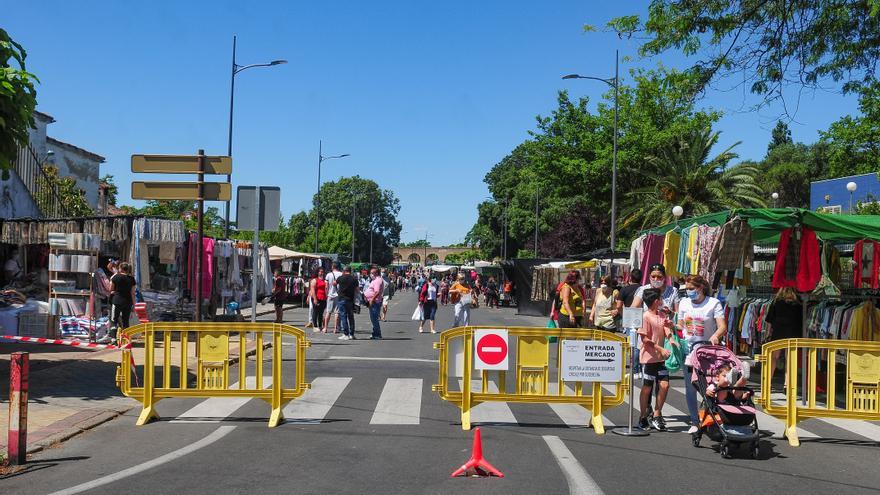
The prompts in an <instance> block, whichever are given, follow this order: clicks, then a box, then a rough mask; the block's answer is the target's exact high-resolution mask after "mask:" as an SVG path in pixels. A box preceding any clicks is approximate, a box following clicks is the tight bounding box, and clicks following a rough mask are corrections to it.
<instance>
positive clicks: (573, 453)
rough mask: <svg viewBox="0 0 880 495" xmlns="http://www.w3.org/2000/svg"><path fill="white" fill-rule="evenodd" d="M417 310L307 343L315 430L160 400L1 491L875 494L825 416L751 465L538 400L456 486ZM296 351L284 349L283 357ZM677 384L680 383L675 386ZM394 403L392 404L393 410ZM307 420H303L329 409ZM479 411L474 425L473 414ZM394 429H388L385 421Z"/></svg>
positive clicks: (455, 446)
mask: <svg viewBox="0 0 880 495" xmlns="http://www.w3.org/2000/svg"><path fill="white" fill-rule="evenodd" d="M414 305H415V295H414V294H412V293H404V294H398V295H397V296H396V297H395V298H394V300H393V301H392V307H391V311H390V313H389V321H388V322H386V323H383V335H384V336H385V338H384V339H383V340H381V341H371V340H366V337H367V336H368V335H369V333H368V332H369V319H368V317H367V315H366V313H363V314H362V315H361V316H359V317H358V324H357V325H358V326H357V328H358V332H359V336H362V338H361V339H359V340H356V341H352V342H345V341H339V340H337V339H336V338H335V337H336V336H335V335H322V334H310V336H309V338H310V339H312V341H313V346H312V347H311V348H310V349H309V350H308V361H307V375H308V379H309V380H310V381H313V385H314V389H313V391H314V392H316V393H317V391H321V392H320V393H321V394H322V397H323V398H322V399H320V400H317V402H318V403H321V401H325V402H326V404H327V409H326V411H325V412H326V414H324V415H323V416H322V417H320V418H316V419H318V420H317V421H311V422H304V421H290V422H287V423H285V424H284V425H281V426H279V427H278V428H274V429H269V428H267V427H266V420H267V418H268V413H269V407H268V405H267V404H266V403H264V402H261V401H258V400H251V401H248V402H246V403H244V404H243V405H241V407H238V408H237V409H233V410H229V411H227V413H226V414H224V416H225V417H224V418H220V419H212V420H210V421H209V422H203V421H202V420H200V418H189V419H184V420H181V419H178V420H177V421H175V418H178V417H184V416H186V414H187V412H188V411H192V408H193V407H196V406H200V403H201V401H199V400H183V399H165V400H163V401H161V402H159V403H158V406H157V409H158V411H159V413H160V414H162V416H163V419H162V420H161V421H158V422H155V423H152V424H149V425H147V426H143V427H136V426H134V423H135V420H136V418H137V414H138V412H139V409H135V410H132V411H131V412H129V413H128V414H126V415H124V416H122V417H121V418H119V419H117V420H114V421H112V422H110V423H107V424H105V425H102V426H100V427H98V428H96V429H94V430H92V431H89V432H87V433H85V434H83V435H80V436H78V437H75V438H73V439H71V440H69V441H68V442H66V443H64V444H63V445H62V446H60V447H58V448H54V449H50V450H47V451H44V452H42V453H40V454H38V455H36V456H34V459H33V460H32V461H31V463H30V465H29V468H28V469H27V470H25V471H22V472H21V473H19V474H17V475H14V476H10V477H7V478H6V479H0V492H2V493H3V494H12V493H15V494H18V493H22V494H40V493H53V492H56V491H60V490H64V489H69V488H71V487H79V488H77V490H83V491H84V492H86V493H95V494H99V493H107V494H110V493H123V492H124V493H127V494H137V493H145V494H146V493H150V494H154V493H172V492H176V493H186V494H198V493H212V494H219V493H249V494H250V493H316V494H317V493H407V494H409V493H474V494H477V493H479V494H491V493H523V494H535V493H601V492H604V493H606V494H612V493H666V492H676V493H752V492H761V493H774V494H784V493H799V494H804V493H831V492H841V493H847V494H856V493H878V492H880V470H878V469H876V466H877V459H878V458H880V445H878V443H877V442H876V440H872V439H869V438H866V437H865V436H862V435H859V434H857V433H855V432H854V431H851V429H847V428H842V427H838V426H834V425H831V424H829V423H826V422H822V421H819V420H809V421H807V422H805V423H803V424H802V426H803V428H804V430H807V431H809V432H810V433H811V434H813V435H815V436H816V437H815V438H804V439H802V444H801V446H800V447H796V448H794V447H790V446H789V445H788V443H787V441H785V440H781V439H777V438H773V437H772V436H770V435H769V433H768V435H767V436H765V437H764V438H763V439H762V441H761V456H760V458H759V459H758V460H753V459H750V458H749V457H748V455H746V454H745V453H743V454H741V455H738V456H737V457H736V458H734V459H722V458H721V456H720V455H719V454H718V452H717V449H716V448H713V444H712V442H710V441H707V440H705V439H704V442H703V445H702V446H701V448H694V447H693V446H692V445H691V441H690V437H689V436H688V435H686V434H685V433H682V432H681V430H682V429H683V425H682V424H681V419H682V418H677V417H676V415H675V414H671V413H670V412H669V411H670V410H669V409H667V410H666V415H667V417H668V418H669V420H670V426H671V427H672V428H671V429H673V430H678V431H670V432H667V433H656V432H655V433H652V434H651V435H650V436H648V437H638V438H627V437H623V436H618V435H614V434H611V433H610V429H609V433H608V434H605V435H602V436H599V435H596V434H595V432H594V431H593V430H591V429H589V428H586V427H578V426H572V425H571V424H569V423H571V419H568V420H566V419H565V418H564V417H563V416H564V415H561V414H559V413H557V412H556V411H554V409H551V408H550V407H549V406H547V405H544V404H509V405H508V406H504V405H503V404H497V406H500V407H495V408H494V409H493V411H491V412H492V415H488V412H485V411H484V417H490V418H492V419H494V420H492V421H490V422H489V423H488V424H483V425H482V427H481V431H482V436H483V449H484V454H485V456H486V458H487V459H488V460H489V461H490V462H492V464H494V465H495V466H496V467H497V468H498V469H500V470H501V471H502V472H504V474H505V477H504V478H500V479H499V478H491V479H488V478H450V473H451V472H452V471H453V470H455V469H456V468H458V467H459V466H460V465H461V464H462V463H463V462H465V461H466V460H467V459H468V457H469V455H470V448H471V441H472V436H473V433H472V432H466V431H462V429H461V424H460V416H459V410H458V408H457V407H455V406H454V405H451V404H447V403H445V402H444V401H442V400H441V399H440V398H439V396H438V395H437V394H436V393H434V392H432V391H431V385H432V384H434V383H436V382H437V367H438V365H437V363H436V362H435V360H436V359H437V351H436V350H434V349H433V347H432V342H433V341H436V340H437V337H438V335H431V334H422V335H420V334H418V333H417V332H416V328H417V323H416V322H413V321H410V318H409V317H410V315H411V313H412V310H413V308H414ZM438 313H439V314H438V321H437V323H438V329H446V328H448V327H450V326H451V322H452V307H451V306H450V307H445V308H440V310H439V312H438ZM287 315H288V319H289V321H291V322H292V323H293V324H302V323H304V320H305V318H304V316H303V313H302V311H301V310H293V311H291V312H288V314H287ZM472 320H473V323H474V324H485V325H490V324H491V325H527V326H535V325H540V326H543V323H544V322H543V320H540V319H537V318H530V317H519V316H516V315H515V312H514V310H511V309H504V310H488V309H485V308H480V309H477V310H475V311H473V312H472ZM292 354H293V349H292V347H286V348H285V358H286V359H292ZM288 364H290V363H285V366H288ZM290 368H292V367H290ZM232 376H236V373H235V372H233V373H232ZM285 376H287V375H285ZM102 379H106V380H113V377H104V378H102ZM673 386H674V387H681V386H682V382H681V380H680V379H677V380H674V381H673ZM295 403H296V401H294V402H293V403H292V404H295ZM387 404H391V405H394V407H392V408H391V409H386V408H385V406H386V405H387ZM669 404H670V406H671V408H673V409H677V410H679V411H686V410H687V407H686V405H685V400H684V396H683V394H682V393H680V392H679V391H675V390H673V391H671V392H670V399H669ZM200 407H204V406H200ZM296 407H300V406H296ZM303 407H306V408H307V409H308V407H307V406H303ZM480 407H482V406H480ZM220 409H222V407H221V408H220ZM315 411H316V410H315V409H314V408H312V409H309V411H308V412H309V414H311V415H312V416H314V415H321V414H323V413H316V412H315ZM627 414H628V408H627V407H626V406H625V405H624V406H620V407H617V408H614V409H611V410H608V411H606V414H605V415H606V417H607V418H608V419H609V420H610V421H611V422H613V423H614V424H616V425H625V424H626V421H627ZM190 415H191V414H190ZM474 415H475V422H477V421H478V417H479V414H477V411H476V410H475V411H474ZM486 415H488V416H486ZM585 415H586V413H584V416H585ZM504 418H507V419H506V420H504ZM389 422H390V423H397V424H382V423H389ZM477 425H479V424H477ZM873 426H876V425H873ZM862 431H864V430H862ZM144 468H146V469H144ZM95 480H99V482H98V483H94V482H95ZM88 483H93V484H92V485H88ZM84 484H85V485H84ZM74 492H76V491H74ZM68 493H71V492H68Z"/></svg>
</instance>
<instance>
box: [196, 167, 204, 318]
mask: <svg viewBox="0 0 880 495" xmlns="http://www.w3.org/2000/svg"><path fill="white" fill-rule="evenodd" d="M198 155H199V200H198V201H199V213H198V214H199V217H198V218H199V233H198V244H197V245H196V246H197V248H196V253H198V254H197V256H196V273H197V274H198V276H197V277H196V322H200V321H202V277H203V275H202V257H203V256H204V254H203V253H202V251H204V249H205V246H204V241H203V240H202V236H203V235H204V234H205V150H199V153H198Z"/></svg>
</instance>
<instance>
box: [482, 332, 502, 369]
mask: <svg viewBox="0 0 880 495" xmlns="http://www.w3.org/2000/svg"><path fill="white" fill-rule="evenodd" d="M507 350H508V346H507V330H485V329H480V330H476V331H475V332H474V368H475V369H478V370H506V369H507V368H508V364H507V356H508V353H507Z"/></svg>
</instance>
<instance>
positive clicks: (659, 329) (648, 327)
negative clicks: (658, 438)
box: [639, 289, 678, 431]
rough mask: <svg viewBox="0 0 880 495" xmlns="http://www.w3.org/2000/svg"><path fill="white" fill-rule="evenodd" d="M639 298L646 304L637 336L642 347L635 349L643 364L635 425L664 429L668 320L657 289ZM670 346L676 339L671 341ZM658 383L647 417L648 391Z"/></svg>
mask: <svg viewBox="0 0 880 495" xmlns="http://www.w3.org/2000/svg"><path fill="white" fill-rule="evenodd" d="M643 299H644V302H645V304H646V305H647V306H648V310H647V311H645V314H644V316H643V317H642V328H640V329H639V336H640V337H641V338H642V347H641V350H640V351H639V363H640V364H641V365H642V366H643V371H642V391H641V393H640V395H639V428H641V429H643V430H647V429H648V428H649V427H650V428H654V429H655V430H657V431H666V421H664V419H663V412H662V411H663V404H664V403H665V402H666V395H667V394H668V393H669V370H667V369H666V359H667V358H669V356H670V354H671V353H670V352H669V350H667V349H666V348H665V347H664V346H665V344H666V339H667V338H670V337H672V328H673V325H672V321H670V320H669V318H668V317H667V316H666V314H665V313H661V312H660V311H659V309H660V307H661V305H662V302H663V301H662V300H661V298H660V291H659V290H658V289H651V290H647V291H645V292H644V295H643ZM672 342H673V345H678V342H676V341H674V340H673V341H672ZM655 382H657V383H658V384H659V391H658V392H657V401H656V403H655V407H654V412H653V414H652V416H651V417H650V418H648V405H649V403H650V401H651V392H652V391H653V390H654V383H655Z"/></svg>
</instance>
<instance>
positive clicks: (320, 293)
mask: <svg viewBox="0 0 880 495" xmlns="http://www.w3.org/2000/svg"><path fill="white" fill-rule="evenodd" d="M315 299H317V300H319V301H326V300H327V282H325V281H324V280H323V279H320V278H317V279H315Z"/></svg>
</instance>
